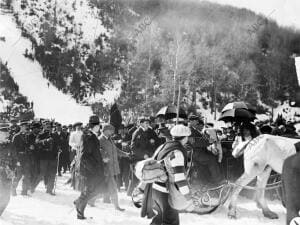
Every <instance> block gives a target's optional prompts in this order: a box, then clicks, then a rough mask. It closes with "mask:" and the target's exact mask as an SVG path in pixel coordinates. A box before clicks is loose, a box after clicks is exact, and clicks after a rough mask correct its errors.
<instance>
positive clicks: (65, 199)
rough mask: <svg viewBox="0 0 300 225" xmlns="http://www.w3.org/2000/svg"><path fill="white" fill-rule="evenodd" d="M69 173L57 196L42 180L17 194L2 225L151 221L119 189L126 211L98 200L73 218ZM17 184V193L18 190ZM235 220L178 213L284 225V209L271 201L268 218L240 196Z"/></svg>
mask: <svg viewBox="0 0 300 225" xmlns="http://www.w3.org/2000/svg"><path fill="white" fill-rule="evenodd" d="M69 176H70V175H69V174H65V175H64V176H63V177H59V178H58V183H57V189H56V194H57V195H56V196H54V197H53V196H50V195H48V194H46V193H45V188H44V184H43V182H41V183H40V185H39V186H38V188H37V191H36V192H35V193H34V194H33V195H32V196H31V197H23V196H20V195H18V196H16V197H12V198H11V201H10V203H9V205H8V207H7V209H6V211H5V212H4V213H3V215H2V217H1V218H0V224H1V225H85V224H97V225H146V224H150V220H147V219H144V218H141V217H140V211H139V209H137V208H135V207H134V206H133V205H132V203H131V199H130V198H129V197H127V196H126V195H125V192H124V191H123V192H121V194H120V195H119V197H120V205H121V206H122V207H123V208H125V209H126V211H125V212H117V211H115V210H114V209H113V206H112V205H111V204H104V203H102V200H101V199H100V200H98V201H97V203H96V207H94V208H91V207H90V206H87V208H86V212H85V214H86V216H87V217H92V219H88V220H87V221H79V220H77V219H76V212H75V210H74V209H73V203H72V202H73V201H74V200H75V199H76V198H77V197H78V196H79V193H78V192H76V191H73V190H72V189H71V188H70V187H69V186H68V185H65V184H64V183H65V182H66V180H67V179H68V177H69ZM20 186H21V185H19V188H18V193H20ZM239 202H240V205H239V208H238V216H239V218H238V219H237V220H230V219H228V218H227V215H226V207H225V206H224V207H222V208H221V209H219V210H218V211H216V212H215V213H213V214H210V215H204V216H199V215H195V214H181V215H180V220H181V224H183V225H195V224H205V225H220V224H222V225H241V224H243V225H248V224H249V225H263V224H269V225H283V224H285V209H284V208H283V207H282V206H281V205H280V203H279V202H275V203H274V202H271V203H270V208H271V209H272V210H274V211H275V212H277V213H279V217H280V218H279V219H278V220H269V219H266V218H264V217H263V216H262V213H261V212H260V210H258V209H257V208H256V206H255V203H254V202H253V201H249V200H247V199H240V201H239Z"/></svg>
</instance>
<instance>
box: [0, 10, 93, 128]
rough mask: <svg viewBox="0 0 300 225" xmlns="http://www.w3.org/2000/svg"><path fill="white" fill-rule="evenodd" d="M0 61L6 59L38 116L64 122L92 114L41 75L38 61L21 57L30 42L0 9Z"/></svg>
mask: <svg viewBox="0 0 300 225" xmlns="http://www.w3.org/2000/svg"><path fill="white" fill-rule="evenodd" d="M0 36H1V37H5V41H0V60H2V61H3V63H6V62H7V66H8V68H9V69H10V71H11V75H12V77H13V78H14V80H15V82H16V83H17V84H18V85H19V87H20V90H19V91H20V93H22V94H23V95H25V96H27V97H28V100H29V101H33V102H34V112H35V115H36V117H38V118H55V120H56V121H58V122H61V123H64V124H68V123H74V122H76V121H82V122H84V123H86V122H87V121H88V118H89V116H90V115H91V114H92V110H91V108H90V107H86V106H81V105H79V104H78V103H76V101H75V100H74V99H73V98H72V97H71V96H69V95H66V94H63V93H62V92H60V91H59V90H58V89H57V88H56V87H54V86H53V85H51V84H50V85H49V88H48V80H47V79H45V78H44V77H43V72H42V68H41V66H40V64H39V63H38V62H37V61H34V62H33V61H31V60H29V59H28V58H25V57H24V55H23V54H24V53H25V49H26V48H27V49H31V42H30V41H29V40H28V39H25V38H24V37H22V36H21V31H20V29H18V28H17V24H16V23H15V20H14V18H13V16H12V15H11V14H8V13H4V12H1V11H0Z"/></svg>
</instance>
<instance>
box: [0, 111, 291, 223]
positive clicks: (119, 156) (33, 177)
mask: <svg viewBox="0 0 300 225" xmlns="http://www.w3.org/2000/svg"><path fill="white" fill-rule="evenodd" d="M277 122H278V121H277ZM213 126H214V125H213V124H211V123H206V124H205V123H204V121H203V119H202V118H201V117H199V116H197V115H190V116H189V117H188V119H186V120H179V121H177V122H176V124H175V122H174V120H168V121H166V120H164V119H163V118H156V120H153V119H151V118H149V117H141V118H139V120H138V121H137V123H136V124H128V125H126V126H125V125H123V124H121V125H120V126H119V127H117V128H116V127H114V126H113V125H111V124H108V123H104V124H101V123H100V120H99V117H98V116H95V115H94V116H91V117H90V119H89V123H88V124H87V125H86V126H83V124H82V123H81V122H76V123H74V124H73V125H68V126H67V125H62V124H60V123H58V122H55V121H50V120H47V119H40V120H33V121H19V123H15V122H13V123H12V124H11V123H1V124H0V145H1V152H0V154H1V158H0V159H1V161H0V172H1V177H0V181H1V182H0V190H1V194H0V195H1V196H0V197H1V199H4V200H3V201H1V205H0V215H1V214H2V212H3V211H4V209H5V208H6V206H7V204H8V202H9V198H10V197H9V196H10V195H13V196H15V195H17V187H18V185H19V182H20V181H21V180H22V190H21V193H20V194H21V195H30V194H32V193H34V192H35V189H36V187H37V186H38V185H39V183H40V182H41V181H43V182H44V184H45V189H46V193H47V194H49V195H53V196H54V195H55V185H56V179H57V176H62V173H66V172H67V171H70V173H71V177H70V179H69V181H68V183H70V184H71V185H72V187H73V188H74V189H75V190H78V191H80V192H81V194H80V196H79V198H78V199H76V200H75V201H74V204H75V208H76V211H77V218H78V219H85V216H84V211H85V208H86V206H87V204H89V205H90V206H94V205H95V202H96V200H97V199H98V198H99V197H100V196H102V197H103V202H104V203H112V204H113V205H114V207H115V209H116V210H118V211H124V210H125V209H123V208H121V207H120V205H119V201H118V192H119V191H120V190H121V189H124V190H125V191H127V195H128V196H131V195H132V192H133V191H134V189H135V188H136V187H137V185H138V184H139V182H140V181H139V179H138V178H137V177H136V175H135V173H134V166H135V164H136V163H137V162H139V161H142V160H145V159H149V158H151V157H152V156H153V154H154V153H155V151H156V150H157V149H160V148H159V146H163V149H164V148H167V149H169V150H170V149H171V150H172V151H175V150H176V151H175V152H176V154H175V153H174V155H173V156H172V157H173V158H171V159H170V162H171V164H172V163H173V164H174V163H175V164H176V165H177V166H176V165H175V164H174V165H175V166H174V167H175V169H174V170H175V171H176V170H180V171H181V172H180V174H179V175H176V176H175V177H178V176H180V178H178V179H179V181H178V185H179V186H178V187H179V190H181V191H182V192H183V195H184V196H186V197H187V198H188V199H189V200H190V196H189V190H188V188H186V186H185V182H186V179H187V178H186V177H181V176H183V175H182V174H185V171H186V169H187V167H190V166H191V165H192V166H191V169H190V178H191V179H190V181H191V183H193V184H195V183H196V184H197V185H202V184H203V183H205V185H208V186H216V185H220V184H221V183H223V182H224V181H225V175H224V171H223V170H222V166H221V164H220V163H221V159H220V158H219V152H218V151H217V149H216V148H214V147H212V146H213V142H212V140H211V138H210V137H209V135H207V133H206V132H205V130H206V129H209V128H213ZM253 127H255V126H254V125H253ZM237 128H238V126H230V127H226V128H225V127H224V128H222V129H219V130H218V129H215V130H216V135H217V139H219V140H221V142H223V143H225V144H224V146H223V151H224V152H226V144H228V143H230V145H229V147H228V146H227V148H228V149H227V151H229V152H230V148H231V144H232V143H233V142H234V140H235V139H236V136H237V135H239V129H237ZM255 131H256V132H258V133H269V134H271V133H272V134H276V135H289V136H290V135H296V132H295V128H294V127H293V125H292V124H280V123H277V124H276V123H274V124H271V125H269V124H257V127H255ZM185 138H186V139H185ZM183 140H184V141H183ZM174 141H175V143H174ZM166 143H167V145H166ZM166 146H167V147H166ZM174 146H175V147H174ZM178 146H179V147H178ZM183 149H184V150H183ZM177 158H178V159H177ZM172 160H173V161H172ZM177 160H179V162H178V161H177ZM180 160H183V161H180ZM189 161H190V162H189ZM185 162H189V163H185ZM179 165H180V166H179ZM153 189H154V191H153V192H154V193H155V194H154V195H153V198H154V200H155V202H156V208H157V211H158V214H157V215H156V216H155V218H154V219H153V221H154V222H153V224H164V223H165V222H168V224H179V219H178V214H177V212H176V211H173V210H172V209H171V208H170V206H169V205H168V203H167V202H168V198H167V195H165V194H166V193H167V190H166V186H165V184H164V183H159V182H158V183H157V182H156V183H155V184H154V185H153ZM183 190H184V191H183ZM169 222H170V223H169Z"/></svg>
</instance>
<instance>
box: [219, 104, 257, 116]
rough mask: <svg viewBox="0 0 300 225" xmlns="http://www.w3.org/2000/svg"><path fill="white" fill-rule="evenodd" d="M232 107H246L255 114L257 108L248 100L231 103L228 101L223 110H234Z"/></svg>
mask: <svg viewBox="0 0 300 225" xmlns="http://www.w3.org/2000/svg"><path fill="white" fill-rule="evenodd" d="M232 109H246V110H248V111H250V112H251V113H253V114H255V113H256V109H255V108H254V107H253V106H251V105H250V104H249V103H247V102H231V103H228V104H227V105H225V107H224V108H223V109H222V112H225V111H228V110H232Z"/></svg>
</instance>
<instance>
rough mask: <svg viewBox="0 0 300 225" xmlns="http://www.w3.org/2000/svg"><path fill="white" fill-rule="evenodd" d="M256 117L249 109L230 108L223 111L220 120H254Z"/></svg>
mask: <svg viewBox="0 0 300 225" xmlns="http://www.w3.org/2000/svg"><path fill="white" fill-rule="evenodd" d="M255 118H256V117H255V114H254V113H252V112H250V111H249V110H248V109H229V110H226V111H224V112H222V113H221V115H220V117H219V120H222V121H224V122H232V121H253V120H254V119H255Z"/></svg>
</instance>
